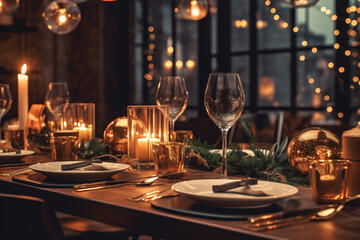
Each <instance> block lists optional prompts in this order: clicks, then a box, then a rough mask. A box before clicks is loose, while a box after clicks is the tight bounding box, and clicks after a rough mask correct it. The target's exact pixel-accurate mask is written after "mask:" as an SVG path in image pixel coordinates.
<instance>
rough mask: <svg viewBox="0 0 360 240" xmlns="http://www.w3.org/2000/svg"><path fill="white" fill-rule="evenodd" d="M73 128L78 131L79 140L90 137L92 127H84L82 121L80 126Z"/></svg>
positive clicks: (89, 138)
mask: <svg viewBox="0 0 360 240" xmlns="http://www.w3.org/2000/svg"><path fill="white" fill-rule="evenodd" d="M74 130H77V131H79V141H82V140H84V141H87V140H91V139H92V135H93V134H92V128H88V127H85V124H84V123H83V124H81V126H80V127H75V128H74Z"/></svg>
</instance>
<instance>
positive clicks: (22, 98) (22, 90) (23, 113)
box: [18, 64, 29, 129]
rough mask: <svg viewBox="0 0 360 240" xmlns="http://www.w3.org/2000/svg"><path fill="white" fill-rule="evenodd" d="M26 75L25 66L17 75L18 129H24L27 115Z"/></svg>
mask: <svg viewBox="0 0 360 240" xmlns="http://www.w3.org/2000/svg"><path fill="white" fill-rule="evenodd" d="M25 73H26V64H24V65H23V66H22V68H21V74H18V117H19V128H20V129H25V127H26V120H27V114H28V109H29V102H28V79H29V77H28V76H27V75H26V74H25Z"/></svg>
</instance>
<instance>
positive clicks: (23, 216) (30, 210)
mask: <svg viewBox="0 0 360 240" xmlns="http://www.w3.org/2000/svg"><path fill="white" fill-rule="evenodd" d="M62 222H63V223H62ZM129 236H133V235H132V233H131V232H129V231H126V230H123V229H120V228H116V227H111V226H109V225H106V224H102V223H98V222H95V221H91V220H87V219H82V218H77V217H72V216H69V215H63V216H62V217H61V218H60V221H59V219H58V218H57V217H56V215H55V213H54V211H53V210H52V209H50V208H49V206H48V204H47V203H46V201H45V200H43V199H39V198H35V197H29V196H19V195H12V194H3V193H0V239H2V240H18V239H19V240H20V239H21V240H23V239H36V240H42V239H52V240H62V239H73V240H75V239H107V240H110V239H119V240H121V239H129ZM135 238H136V236H135Z"/></svg>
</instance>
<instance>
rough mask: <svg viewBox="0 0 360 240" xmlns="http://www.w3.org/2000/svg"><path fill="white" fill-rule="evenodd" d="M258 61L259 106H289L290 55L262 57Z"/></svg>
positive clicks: (281, 54)
mask: <svg viewBox="0 0 360 240" xmlns="http://www.w3.org/2000/svg"><path fill="white" fill-rule="evenodd" d="M258 61H259V69H258V73H259V79H258V86H259V87H258V102H259V106H274V107H278V106H289V105H290V65H289V63H290V54H289V53H279V54H267V55H260V56H259V58H258Z"/></svg>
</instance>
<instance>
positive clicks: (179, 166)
mask: <svg viewBox="0 0 360 240" xmlns="http://www.w3.org/2000/svg"><path fill="white" fill-rule="evenodd" d="M153 153H154V163H155V171H156V173H157V174H160V173H162V172H165V171H166V172H167V173H174V172H182V171H183V170H184V159H185V145H184V144H183V143H178V142H158V143H153Z"/></svg>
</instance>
